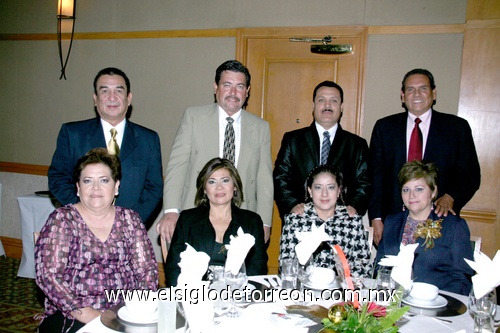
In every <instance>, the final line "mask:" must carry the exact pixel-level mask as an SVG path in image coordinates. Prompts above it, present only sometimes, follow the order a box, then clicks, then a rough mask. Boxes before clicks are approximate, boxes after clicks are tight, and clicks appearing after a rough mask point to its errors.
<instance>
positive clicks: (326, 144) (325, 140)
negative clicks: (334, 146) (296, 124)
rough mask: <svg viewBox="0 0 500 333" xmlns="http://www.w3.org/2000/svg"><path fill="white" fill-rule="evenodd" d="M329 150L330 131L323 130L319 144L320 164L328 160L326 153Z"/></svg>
mask: <svg viewBox="0 0 500 333" xmlns="http://www.w3.org/2000/svg"><path fill="white" fill-rule="evenodd" d="M329 152H330V133H329V132H328V131H324V132H323V144H322V145H321V164H326V162H327V161H328V153H329Z"/></svg>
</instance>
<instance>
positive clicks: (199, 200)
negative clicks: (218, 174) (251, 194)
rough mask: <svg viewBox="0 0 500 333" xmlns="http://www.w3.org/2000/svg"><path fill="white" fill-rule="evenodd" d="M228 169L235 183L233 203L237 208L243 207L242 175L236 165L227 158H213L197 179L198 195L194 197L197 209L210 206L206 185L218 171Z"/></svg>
mask: <svg viewBox="0 0 500 333" xmlns="http://www.w3.org/2000/svg"><path fill="white" fill-rule="evenodd" d="M220 169H226V170H227V171H229V175H230V176H231V178H232V180H233V183H234V189H235V191H234V195H233V199H232V203H233V204H234V205H236V206H238V207H239V206H241V204H242V202H243V184H242V182H241V178H240V175H239V173H238V170H236V168H235V167H234V164H233V163H232V162H231V161H230V160H228V159H225V158H220V157H216V158H212V159H211V160H210V161H208V162H207V164H205V166H204V167H203V169H202V170H201V171H200V173H199V174H198V177H197V178H196V195H195V197H194V205H195V206H196V207H198V206H201V205H204V206H208V205H209V203H208V199H207V196H206V195H205V185H206V183H207V181H208V179H209V178H210V176H211V175H212V174H213V173H214V172H215V171H217V170H220Z"/></svg>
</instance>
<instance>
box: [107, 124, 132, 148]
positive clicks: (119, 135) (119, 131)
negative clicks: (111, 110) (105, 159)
mask: <svg viewBox="0 0 500 333" xmlns="http://www.w3.org/2000/svg"><path fill="white" fill-rule="evenodd" d="M126 122H127V119H123V120H122V121H121V122H120V123H119V124H118V125H116V126H112V125H111V124H110V123H108V122H107V121H106V120H104V119H102V118H101V125H102V129H103V131H104V140H105V141H106V144H108V142H109V140H111V132H110V130H111V129H112V128H115V129H116V142H117V143H118V147H120V148H121V147H122V142H123V133H124V132H125V123H126Z"/></svg>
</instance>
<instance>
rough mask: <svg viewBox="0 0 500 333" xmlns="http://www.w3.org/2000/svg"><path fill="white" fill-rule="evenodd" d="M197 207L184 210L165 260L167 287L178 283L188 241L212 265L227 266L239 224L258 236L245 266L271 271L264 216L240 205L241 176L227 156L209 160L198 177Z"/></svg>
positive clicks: (256, 271) (260, 271) (252, 270)
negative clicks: (207, 256) (268, 262)
mask: <svg viewBox="0 0 500 333" xmlns="http://www.w3.org/2000/svg"><path fill="white" fill-rule="evenodd" d="M196 188H197V191H196V197H195V202H194V204H195V206H196V208H192V209H187V210H184V211H182V212H181V214H180V216H179V221H178V222H177V225H176V227H175V231H174V235H173V237H172V243H171V245H170V249H169V252H168V256H167V261H166V263H165V277H166V283H167V287H171V286H176V285H177V278H178V276H179V273H180V268H179V266H178V264H179V262H180V254H181V252H183V251H184V250H185V249H186V243H188V244H190V245H191V246H192V247H193V248H194V249H195V250H197V251H203V252H205V253H207V254H208V255H209V256H210V262H209V266H224V264H225V261H226V254H227V251H226V248H225V245H226V244H229V240H230V238H229V236H230V235H233V236H236V235H237V231H238V228H240V227H241V228H242V229H243V231H244V232H245V233H249V234H252V235H253V236H254V237H255V245H254V246H253V247H252V248H251V249H250V251H249V253H248V255H247V257H246V260H245V266H246V271H247V275H249V276H251V275H263V274H266V273H267V253H266V247H265V243H264V231H263V230H264V229H263V223H262V219H261V218H260V216H259V215H258V214H256V213H254V212H251V211H249V210H245V209H240V208H239V206H240V205H241V203H242V202H243V188H242V182H241V178H240V176H239V174H238V171H237V170H236V168H235V167H234V165H233V164H232V163H231V162H230V161H229V160H227V159H222V158H214V159H211V160H210V161H208V162H207V164H205V166H204V167H203V169H202V170H201V172H200V174H199V175H198V178H197V179H196Z"/></svg>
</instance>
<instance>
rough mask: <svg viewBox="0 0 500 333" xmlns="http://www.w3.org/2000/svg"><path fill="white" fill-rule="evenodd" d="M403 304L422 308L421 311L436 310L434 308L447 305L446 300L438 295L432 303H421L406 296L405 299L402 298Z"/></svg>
mask: <svg viewBox="0 0 500 333" xmlns="http://www.w3.org/2000/svg"><path fill="white" fill-rule="evenodd" d="M403 302H404V303H406V304H408V305H411V306H415V307H418V308H422V309H436V308H441V307H443V306H446V305H447V304H448V301H447V300H446V298H444V297H443V296H441V295H438V297H437V298H436V299H435V300H433V301H421V300H416V299H413V298H411V296H406V297H405V298H403Z"/></svg>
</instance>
